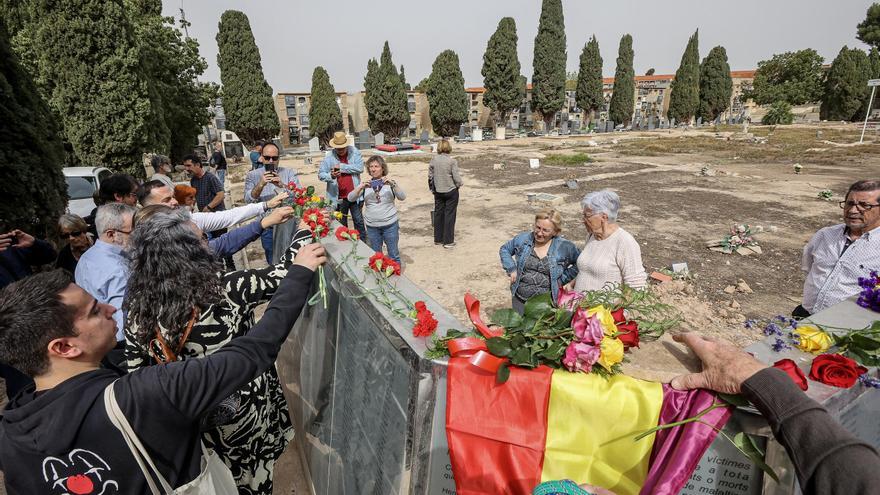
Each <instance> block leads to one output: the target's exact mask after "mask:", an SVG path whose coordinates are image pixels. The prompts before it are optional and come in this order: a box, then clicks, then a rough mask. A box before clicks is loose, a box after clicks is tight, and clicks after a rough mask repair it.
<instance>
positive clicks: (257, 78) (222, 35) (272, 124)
mask: <svg viewBox="0 0 880 495" xmlns="http://www.w3.org/2000/svg"><path fill="white" fill-rule="evenodd" d="M217 48H218V52H217V66H218V67H220V82H221V83H222V84H223V110H224V112H225V113H226V127H227V128H228V129H229V130H231V131H233V132H235V133H236V134H238V137H239V138H240V139H241V140H242V142H244V143H245V144H248V145H251V144H253V143H254V142H256V141H258V140H261V139H271V138H272V137H274V136H275V135H277V134H278V131H279V130H280V128H281V124H280V122H279V120H278V115H277V114H276V113H275V103H274V102H273V100H272V88H271V87H269V83H267V82H266V79H265V77H264V76H263V64H262V61H261V59H260V50H259V48H257V43H256V42H255V41H254V33H253V32H252V31H251V23H250V21H249V20H248V17H247V16H246V15H245V14H244V13H243V12H239V11H237V10H227V11H225V12H223V15H221V16H220V24H219V25H218V28H217Z"/></svg>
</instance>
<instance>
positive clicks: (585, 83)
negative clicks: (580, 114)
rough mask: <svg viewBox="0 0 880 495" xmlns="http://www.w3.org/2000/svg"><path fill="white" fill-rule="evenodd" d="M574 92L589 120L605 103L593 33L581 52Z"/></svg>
mask: <svg viewBox="0 0 880 495" xmlns="http://www.w3.org/2000/svg"><path fill="white" fill-rule="evenodd" d="M575 94H576V97H577V105H578V107H580V109H581V110H583V111H584V112H585V113H586V114H587V115H589V121H592V120H593V117H594V116H595V114H596V112H598V111H600V110H601V109H602V107H603V106H604V105H605V95H604V94H603V93H602V55H600V54H599V42H598V41H596V35H595V34H594V35H593V37H592V38H590V42H589V43H587V44H586V45H584V50H583V51H582V52H581V59H580V66H579V69H578V80H577V92H576V93H575ZM589 121H588V122H589Z"/></svg>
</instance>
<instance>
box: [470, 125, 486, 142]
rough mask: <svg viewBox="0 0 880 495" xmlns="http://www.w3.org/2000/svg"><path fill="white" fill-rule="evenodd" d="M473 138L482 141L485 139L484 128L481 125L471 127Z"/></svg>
mask: <svg viewBox="0 0 880 495" xmlns="http://www.w3.org/2000/svg"><path fill="white" fill-rule="evenodd" d="M471 140H473V141H482V140H483V130H482V129H480V128H479V127H474V128H473V129H471Z"/></svg>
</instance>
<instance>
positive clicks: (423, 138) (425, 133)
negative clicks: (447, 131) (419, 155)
mask: <svg viewBox="0 0 880 495" xmlns="http://www.w3.org/2000/svg"><path fill="white" fill-rule="evenodd" d="M429 138H430V134H429V133H428V131H422V135H421V137H420V138H419V144H428V143H429V142H430V141H429Z"/></svg>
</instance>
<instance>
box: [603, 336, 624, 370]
mask: <svg viewBox="0 0 880 495" xmlns="http://www.w3.org/2000/svg"><path fill="white" fill-rule="evenodd" d="M621 361H623V342H621V341H620V339H618V338H613V339H612V338H611V337H605V338H604V339H602V342H601V343H600V344H599V361H598V363H599V364H600V365H602V367H603V368H605V369H606V370H608V371H609V372H610V371H611V367H612V366H614V365H615V364H617V363H619V362H621Z"/></svg>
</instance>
